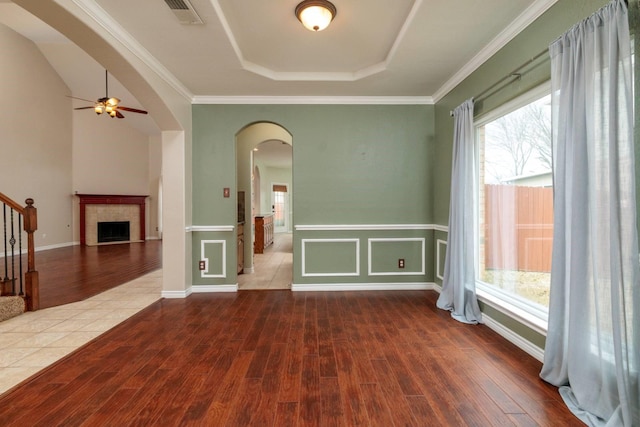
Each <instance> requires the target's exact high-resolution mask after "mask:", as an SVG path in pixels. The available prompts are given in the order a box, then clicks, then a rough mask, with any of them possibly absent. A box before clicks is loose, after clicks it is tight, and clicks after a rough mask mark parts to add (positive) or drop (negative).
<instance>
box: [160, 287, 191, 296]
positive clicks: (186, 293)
mask: <svg viewBox="0 0 640 427" xmlns="http://www.w3.org/2000/svg"><path fill="white" fill-rule="evenodd" d="M160 295H161V296H162V298H186V297H188V296H189V295H191V288H189V289H185V290H182V291H162V293H161V294H160Z"/></svg>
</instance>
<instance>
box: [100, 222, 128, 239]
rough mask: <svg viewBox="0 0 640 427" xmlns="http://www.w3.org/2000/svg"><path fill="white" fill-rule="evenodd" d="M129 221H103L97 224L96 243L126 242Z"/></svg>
mask: <svg viewBox="0 0 640 427" xmlns="http://www.w3.org/2000/svg"><path fill="white" fill-rule="evenodd" d="M130 224H131V223H130V222H129V221H105V222H99V223H98V243H110V242H128V241H129V240H131V237H130V235H129V228H130V227H129V225H130Z"/></svg>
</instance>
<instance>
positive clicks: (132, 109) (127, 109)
mask: <svg viewBox="0 0 640 427" xmlns="http://www.w3.org/2000/svg"><path fill="white" fill-rule="evenodd" d="M117 109H118V110H123V111H131V112H132V113H140V114H148V113H147V112H146V111H144V110H138V109H137V108H130V107H123V106H122V105H118V107H117Z"/></svg>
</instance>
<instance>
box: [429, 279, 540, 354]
mask: <svg viewBox="0 0 640 427" xmlns="http://www.w3.org/2000/svg"><path fill="white" fill-rule="evenodd" d="M433 290H434V291H436V292H438V293H440V292H441V291H442V287H441V286H439V285H436V286H434V287H433ZM482 322H483V323H484V324H485V325H486V326H487V327H488V328H489V329H491V330H492V331H493V332H495V333H497V334H498V335H500V336H501V337H502V338H504V339H506V340H507V341H509V342H510V343H511V344H513V345H515V346H516V347H518V348H519V349H520V350H522V351H524V352H525V353H527V354H528V355H529V356H531V357H533V358H534V359H536V360H538V361H539V362H543V361H544V350H543V349H541V348H540V347H538V346H537V345H535V344H534V343H532V342H531V341H529V340H526V339H524V338H523V337H522V336H520V335H518V334H516V333H515V332H513V331H512V330H511V329H509V328H507V327H505V326H504V325H503V324H502V323H499V322H497V321H495V320H493V319H492V318H491V317H489V316H487V315H486V313H484V312H483V313H482Z"/></svg>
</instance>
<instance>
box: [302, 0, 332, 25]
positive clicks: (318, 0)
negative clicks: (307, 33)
mask: <svg viewBox="0 0 640 427" xmlns="http://www.w3.org/2000/svg"><path fill="white" fill-rule="evenodd" d="M336 12H337V10H336V7H335V6H334V5H333V3H331V2H329V1H327V0H305V1H303V2H302V3H300V4H299V5H297V6H296V17H298V19H299V20H300V22H302V25H304V26H305V27H306V28H308V29H309V30H311V31H322V30H324V29H325V28H327V27H328V26H329V24H330V23H331V21H332V20H333V18H335V17H336Z"/></svg>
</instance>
